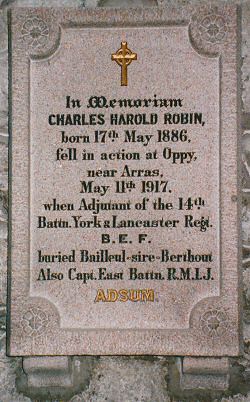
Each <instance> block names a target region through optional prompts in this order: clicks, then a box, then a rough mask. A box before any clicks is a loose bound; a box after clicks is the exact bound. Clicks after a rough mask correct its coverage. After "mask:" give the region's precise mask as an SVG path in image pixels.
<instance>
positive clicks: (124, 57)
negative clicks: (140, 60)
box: [111, 42, 137, 86]
mask: <svg viewBox="0 0 250 402" xmlns="http://www.w3.org/2000/svg"><path fill="white" fill-rule="evenodd" d="M111 60H113V61H116V63H117V64H118V65H119V66H121V69H122V75H121V86H127V85H128V66H129V65H130V64H131V63H132V61H133V60H137V54H136V53H133V52H132V51H131V50H130V49H129V48H128V44H127V42H121V48H120V49H119V50H117V52H116V53H113V54H112V55H111Z"/></svg>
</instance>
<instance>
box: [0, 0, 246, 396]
mask: <svg viewBox="0 0 250 402" xmlns="http://www.w3.org/2000/svg"><path fill="white" fill-rule="evenodd" d="M73 2H74V4H75V5H76V4H79V5H82V4H83V2H81V1H79V2H77V1H71V0H68V1H66V0H65V1H60V0H54V1H53V6H55V5H58V6H62V5H64V6H66V5H68V6H71V5H72V4H73ZM183 2H185V3H187V2H188V1H186V0H183ZM199 2H202V0H199ZM18 3H19V5H31V3H32V5H34V6H35V5H37V6H38V5H44V4H45V2H42V0H30V1H27V2H26V1H25V0H23V1H22V0H20V1H18V2H17V1H15V0H2V1H0V8H1V7H2V8H6V7H7V6H9V5H13V6H17V4H18ZM49 3H50V5H52V3H51V1H50V2H49ZM158 3H159V4H163V3H164V0H158ZM170 3H171V0H166V1H165V4H170ZM193 3H194V2H193ZM242 3H244V9H243V27H242V35H243V50H242V55H243V57H244V58H243V67H242V86H243V100H244V103H243V106H244V110H245V111H246V112H247V111H248V112H249V111H250V80H249V71H250V56H249V54H250V50H249V48H250V32H249V31H250V15H249V14H250V12H249V9H250V2H249V0H245V1H242ZM47 4H48V3H47ZM172 4H174V5H175V4H176V1H175V0H174V1H172ZM86 5H88V6H96V5H97V1H96V0H89V1H88V0H87V1H86ZM117 5H119V0H117ZM4 19H5V18H4ZM4 19H3V18H2V17H1V20H0V71H1V74H0V143H1V144H6V142H7V141H6V137H7V53H6V38H7V35H6V32H7V30H6V24H5V23H4V22H3V20H4ZM246 142H248V141H246ZM2 150H3V151H4V157H3V158H4V160H5V161H6V160H7V149H6V147H3V148H2ZM249 165H250V163H249ZM245 167H247V168H248V163H247V162H246V165H245ZM248 172H249V170H248V169H246V171H244V178H243V188H244V189H245V191H244V208H243V239H245V242H244V249H243V257H244V260H243V267H244V270H243V277H244V336H245V339H246V343H245V351H244V355H243V357H242V358H240V359H238V361H237V364H238V365H239V366H240V367H241V368H242V370H243V373H245V377H246V379H247V380H248V381H249V376H248V372H249V371H250V349H249V342H248V340H249V339H250V273H249V268H250V196H249V195H248V189H249V188H250V186H249V182H250V178H249V173H248ZM0 176H1V177H2V180H3V184H1V185H0V191H1V194H0V211H1V214H0V216H3V217H6V200H7V198H6V196H7V192H6V190H7V188H6V183H7V171H6V162H4V165H2V164H1V165H0ZM4 219H5V218H4ZM6 248H7V232H6V226H5V224H3V225H1V223H0V346H1V347H0V401H1V402H31V399H29V398H26V397H24V396H23V395H21V394H18V393H17V391H16V387H15V378H16V373H17V372H19V371H20V369H21V359H20V358H8V357H6V355H5V345H4V344H5V342H4V334H5V302H6V254H7V253H6ZM166 375H167V359H164V358H157V359H154V360H144V359H139V358H138V359H134V358H124V357H117V358H106V357H102V358H100V359H99V360H98V359H97V365H96V368H95V370H94V371H93V375H92V379H91V382H90V385H89V387H88V389H87V390H86V391H84V392H83V393H81V394H79V395H76V396H75V397H73V398H72V399H71V402H85V401H91V402H92V401H93V402H104V401H108V402H127V401H131V400H133V401H139V402H152V401H160V402H161V401H164V402H168V401H170V398H169V397H168V393H167V389H166V381H165V376H166ZM242 388H243V387H242ZM240 389H241V384H239V388H238V391H236V392H234V396H232V397H225V398H220V399H216V400H214V401H213V402H219V401H220V402H249V401H250V393H248V395H246V393H247V391H246V392H244V393H245V395H241V394H240V393H239V392H240ZM172 401H173V400H172ZM191 401H192V402H198V401H197V400H194V399H193V398H191ZM175 402H177V401H175ZM178 402H182V401H179V400H178ZM209 402H212V401H211V400H209Z"/></svg>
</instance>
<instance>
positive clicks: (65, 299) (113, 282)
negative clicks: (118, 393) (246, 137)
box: [9, 5, 240, 356]
mask: <svg viewBox="0 0 250 402" xmlns="http://www.w3.org/2000/svg"><path fill="white" fill-rule="evenodd" d="M237 14H238V12H237V8H236V7H235V6H226V5H223V6H219V7H215V8H212V7H211V6H206V5H202V6H197V7H186V8H178V9H177V8H169V9H165V8H158V9H142V10H139V9H138V10H133V12H131V11H129V10H118V9H117V10H116V9H112V10H105V9H102V10H87V11H86V10H72V9H71V10H66V9H61V10H60V9H56V10H55V9H28V8H26V9H18V10H13V11H12V13H11V15H10V37H11V49H10V53H11V63H10V64H11V73H10V85H11V91H12V111H11V116H10V121H11V138H12V140H11V166H12V172H11V228H10V267H9V274H10V281H9V289H10V292H9V305H10V310H9V317H10V318H9V334H10V342H9V354H10V355H81V354H97V355H100V354H106V355H108V354H133V355H134V354H153V355H193V356H225V355H229V356H234V355H237V354H238V353H239V350H240V346H239V345H240V330H239V309H240V302H239V292H238V288H239V283H238V282H239V275H238V265H239V251H238V250H239V228H238V226H239V224H238V222H239V220H238V205H239V199H238V183H237V180H238V178H237V176H238V167H237V159H238V136H239V130H238V113H237V111H238V110H239V102H238V89H237V74H238V62H237V60H238V59H239V57H238V47H237V25H238V23H237V21H238V15H237Z"/></svg>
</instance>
